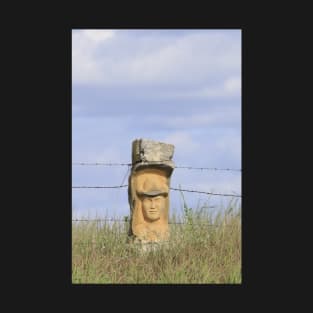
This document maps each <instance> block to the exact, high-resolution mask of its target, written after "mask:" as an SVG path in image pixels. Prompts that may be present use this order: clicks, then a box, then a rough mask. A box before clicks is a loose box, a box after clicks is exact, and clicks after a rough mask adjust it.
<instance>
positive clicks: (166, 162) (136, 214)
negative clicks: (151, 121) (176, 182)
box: [128, 139, 174, 244]
mask: <svg viewBox="0 0 313 313" xmlns="http://www.w3.org/2000/svg"><path fill="white" fill-rule="evenodd" d="M173 153H174V146H173V145H170V144H165V143H161V142H156V141H152V140H148V139H136V140H135V141H134V142H133V144H132V161H133V162H132V163H133V166H132V170H131V174H130V176H129V184H128V200H129V205H130V210H131V219H130V228H129V236H130V237H131V238H132V240H133V242H135V243H143V244H144V243H153V242H162V241H166V240H168V238H169V227H168V215H169V187H170V176H171V174H172V171H173V169H174V163H173V161H172V160H171V159H172V157H173Z"/></svg>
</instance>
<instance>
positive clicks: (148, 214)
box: [142, 196, 165, 222]
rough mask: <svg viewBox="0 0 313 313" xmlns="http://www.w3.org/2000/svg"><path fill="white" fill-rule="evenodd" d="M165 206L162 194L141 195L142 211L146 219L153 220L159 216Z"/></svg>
mask: <svg viewBox="0 0 313 313" xmlns="http://www.w3.org/2000/svg"><path fill="white" fill-rule="evenodd" d="M164 208H165V199H164V197H163V196H155V197H143V199H142V211H143V216H144V217H145V219H147V220H148V221H151V222H154V221H157V220H159V219H160V218H161V212H162V211H164Z"/></svg>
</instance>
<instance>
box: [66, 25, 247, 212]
mask: <svg viewBox="0 0 313 313" xmlns="http://www.w3.org/2000/svg"><path fill="white" fill-rule="evenodd" d="M241 135H242V133H241V30H240V29H229V30H226V29H220V30H219V29H190V30H188V29H162V30H161V29H140V30H137V29H118V30H114V29H113V30H111V29H75V30H72V163H80V162H91V163H92V162H102V163H130V162H131V144H132V141H133V140H135V139H139V138H145V139H151V140H156V141H160V142H164V143H169V144H173V145H174V146H175V150H174V155H173V161H174V163H175V165H176V166H188V167H207V168H220V169H225V168H227V169H241V137H242V136H241ZM128 174H129V172H128V167H127V166H111V167H108V166H80V165H72V186H117V185H121V184H127V183H128V179H127V178H128ZM241 174H242V173H241V171H222V170H221V171H217V170H196V169H183V168H175V169H174V171H173V174H172V176H171V187H172V188H181V189H188V190H198V191H205V192H212V193H224V194H225V193H227V194H237V195H241ZM183 195H184V198H185V201H186V203H187V205H188V206H189V207H191V208H194V209H195V208H199V207H201V206H205V205H206V206H208V208H207V209H208V210H211V209H212V210H215V209H216V208H221V207H227V205H228V204H229V201H230V199H231V198H230V197H222V196H212V195H207V194H200V193H190V192H184V193H183ZM234 199H237V200H236V201H240V199H241V198H234ZM211 207H212V208H211ZM213 207H215V209H214V208H213ZM174 212H175V213H176V214H179V213H180V212H182V196H181V194H180V192H178V191H174V190H171V192H170V214H171V213H174ZM129 214H130V209H129V204H128V197H127V188H119V189H76V188H73V189H72V216H73V217H74V218H82V217H88V218H93V217H112V218H119V217H123V216H128V215H129Z"/></svg>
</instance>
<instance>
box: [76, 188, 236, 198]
mask: <svg viewBox="0 0 313 313" xmlns="http://www.w3.org/2000/svg"><path fill="white" fill-rule="evenodd" d="M124 187H128V185H121V186H73V187H72V188H81V189H83V188H99V189H101V188H124ZM170 190H175V191H186V192H195V193H204V194H208V195H212V196H225V197H242V196H241V195H236V194H227V193H213V192H207V191H199V190H189V189H180V188H170Z"/></svg>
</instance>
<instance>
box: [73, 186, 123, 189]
mask: <svg viewBox="0 0 313 313" xmlns="http://www.w3.org/2000/svg"><path fill="white" fill-rule="evenodd" d="M124 187H128V185H120V186H73V187H72V188H82V189H83V188H91V189H93V188H124Z"/></svg>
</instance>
